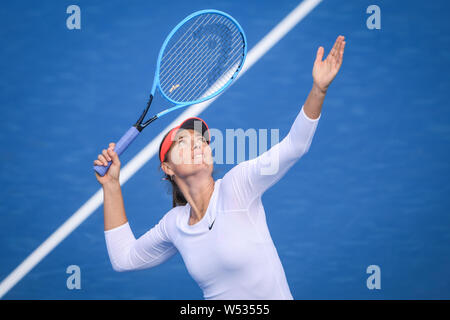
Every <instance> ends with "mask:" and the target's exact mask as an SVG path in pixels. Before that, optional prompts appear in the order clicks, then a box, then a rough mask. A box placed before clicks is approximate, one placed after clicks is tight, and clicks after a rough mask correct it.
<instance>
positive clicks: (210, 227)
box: [208, 219, 216, 230]
mask: <svg viewBox="0 0 450 320" xmlns="http://www.w3.org/2000/svg"><path fill="white" fill-rule="evenodd" d="M214 222H216V219H214V221H213V222H212V223H211V225H210V226H209V227H208V228H209V230H211V229H212V227H213V225H214Z"/></svg>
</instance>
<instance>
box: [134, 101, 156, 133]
mask: <svg viewBox="0 0 450 320" xmlns="http://www.w3.org/2000/svg"><path fill="white" fill-rule="evenodd" d="M152 101H153V95H152V94H151V95H150V98H149V99H148V102H147V107H146V108H145V110H144V112H142V115H141V116H140V117H139V119H138V121H137V122H136V123H135V124H134V125H133V126H134V127H135V128H136V129H138V131H139V132H141V131H142V129H144V128H145V127H146V126H148V125H149V124H150V123H152V122H153V121H155V120H156V119H158V117H157V116H156V115H155V116H153V117H152V118H150V119H149V120H147V121H145V122H144V123H142V121H144V118H145V116H146V115H147V112H148V109H149V108H150V105H151V104H152Z"/></svg>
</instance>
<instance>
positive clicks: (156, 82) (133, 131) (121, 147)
mask: <svg viewBox="0 0 450 320" xmlns="http://www.w3.org/2000/svg"><path fill="white" fill-rule="evenodd" d="M208 13H214V14H218V15H222V16H225V17H226V18H228V19H230V20H231V21H233V23H234V24H235V25H236V27H237V28H238V30H239V31H240V33H241V34H242V37H243V41H244V53H243V58H242V63H241V64H240V65H239V67H238V68H237V70H236V72H235V73H234V74H233V76H232V77H231V78H230V79H229V80H228V81H227V82H226V83H225V84H224V85H223V86H222V87H221V88H220V89H219V90H218V91H217V92H215V93H213V94H211V95H210V96H207V97H205V98H202V99H198V100H194V101H188V102H186V101H182V102H179V101H174V100H172V99H171V98H169V97H168V96H167V95H166V94H165V93H164V91H163V90H162V89H161V87H160V79H159V71H160V65H161V60H162V57H163V53H164V50H165V49H166V46H167V44H168V43H169V41H170V39H171V38H172V36H173V35H174V34H175V33H176V32H177V31H178V29H180V28H181V27H182V26H183V25H184V24H185V23H186V22H187V21H189V20H191V19H193V18H195V17H196V16H199V15H202V14H208ZM246 57H247V38H246V36H245V32H244V30H243V29H242V27H241V26H240V24H239V23H238V22H237V21H236V20H235V19H234V18H233V17H231V16H230V15H229V14H227V13H225V12H222V11H219V10H214V9H206V10H200V11H197V12H194V13H192V14H190V15H189V16H187V17H186V18H184V19H183V20H182V21H181V22H180V23H178V24H177V25H176V26H175V28H173V30H172V31H171V32H170V33H169V35H168V36H167V37H166V39H165V40H164V43H163V45H162V46H161V49H160V51H159V54H158V60H157V62H156V71H155V76H154V78H153V86H152V89H151V93H150V98H149V101H148V103H147V107H146V109H145V110H144V112H143V113H142V115H141V116H140V118H139V120H138V121H137V122H136V124H134V125H133V126H132V127H131V128H130V129H128V131H127V132H126V133H125V134H124V135H123V136H122V138H121V139H120V140H119V141H118V142H117V144H116V146H115V148H114V151H115V152H116V153H117V154H118V155H119V156H120V155H121V154H122V153H123V152H124V151H125V150H126V149H127V147H128V146H129V145H130V144H131V143H132V142H133V141H134V140H135V139H136V137H137V136H138V135H139V133H140V132H141V131H142V130H143V129H144V128H145V127H146V126H147V125H149V124H150V123H151V122H153V121H155V120H156V119H158V118H161V117H162V116H164V115H166V114H168V113H170V112H172V111H175V110H177V109H180V108H183V107H187V106H190V105H194V104H198V103H201V102H203V101H206V100H209V99H212V98H214V97H215V96H217V95H219V94H220V93H221V92H223V91H224V90H225V89H227V88H228V87H229V86H230V85H231V83H232V82H233V80H234V79H235V78H236V77H237V75H238V74H239V72H240V71H241V69H242V67H243V66H244V63H245V58H246ZM157 88H158V89H159V92H160V93H161V95H162V96H163V97H164V98H165V99H167V100H168V101H170V102H171V103H173V104H175V106H174V107H171V108H168V109H166V110H164V111H161V112H159V113H157V114H156V115H155V116H153V117H152V118H150V119H149V120H147V121H146V122H144V123H142V122H143V120H144V118H145V115H146V114H147V111H148V110H149V107H150V104H151V102H152V100H153V97H154V95H155V92H156V89H157ZM111 163H112V162H111V161H109V162H108V164H107V165H106V166H98V165H95V166H94V170H95V172H97V173H98V174H99V175H100V176H104V175H105V174H106V172H107V171H108V169H109V167H110V166H111Z"/></svg>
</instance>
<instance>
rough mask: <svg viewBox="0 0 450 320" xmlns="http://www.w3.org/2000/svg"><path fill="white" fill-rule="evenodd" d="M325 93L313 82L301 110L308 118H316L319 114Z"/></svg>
mask: <svg viewBox="0 0 450 320" xmlns="http://www.w3.org/2000/svg"><path fill="white" fill-rule="evenodd" d="M325 95H326V91H323V90H321V89H319V88H318V87H317V86H316V85H315V84H313V87H312V89H311V91H310V92H309V95H308V98H307V99H306V101H305V104H304V106H303V108H304V109H303V110H304V112H305V114H306V115H307V116H308V117H309V118H311V119H317V118H318V117H319V116H320V113H321V112H322V105H323V101H324V100H325Z"/></svg>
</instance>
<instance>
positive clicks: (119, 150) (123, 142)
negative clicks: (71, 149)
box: [94, 126, 139, 177]
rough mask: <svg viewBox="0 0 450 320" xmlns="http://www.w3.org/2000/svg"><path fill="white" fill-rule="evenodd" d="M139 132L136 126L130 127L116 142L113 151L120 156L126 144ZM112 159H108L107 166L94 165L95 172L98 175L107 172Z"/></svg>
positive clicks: (126, 146)
mask: <svg viewBox="0 0 450 320" xmlns="http://www.w3.org/2000/svg"><path fill="white" fill-rule="evenodd" d="M138 134H139V130H138V129H136V127H134V126H133V127H131V128H130V129H128V131H127V132H126V133H125V134H124V135H123V136H122V138H120V140H119V142H117V143H116V147H115V148H114V151H115V152H116V153H117V155H118V156H120V155H121V154H122V153H123V152H124V151H125V150H126V149H127V148H128V146H129V145H130V144H131V143H132V142H133V141H134V139H136V137H137V136H138ZM111 164H112V161H108V165H107V166H94V170H95V172H97V173H98V174H99V175H100V176H102V177H103V176H104V175H105V174H106V172H108V169H109V167H110V166H111Z"/></svg>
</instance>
